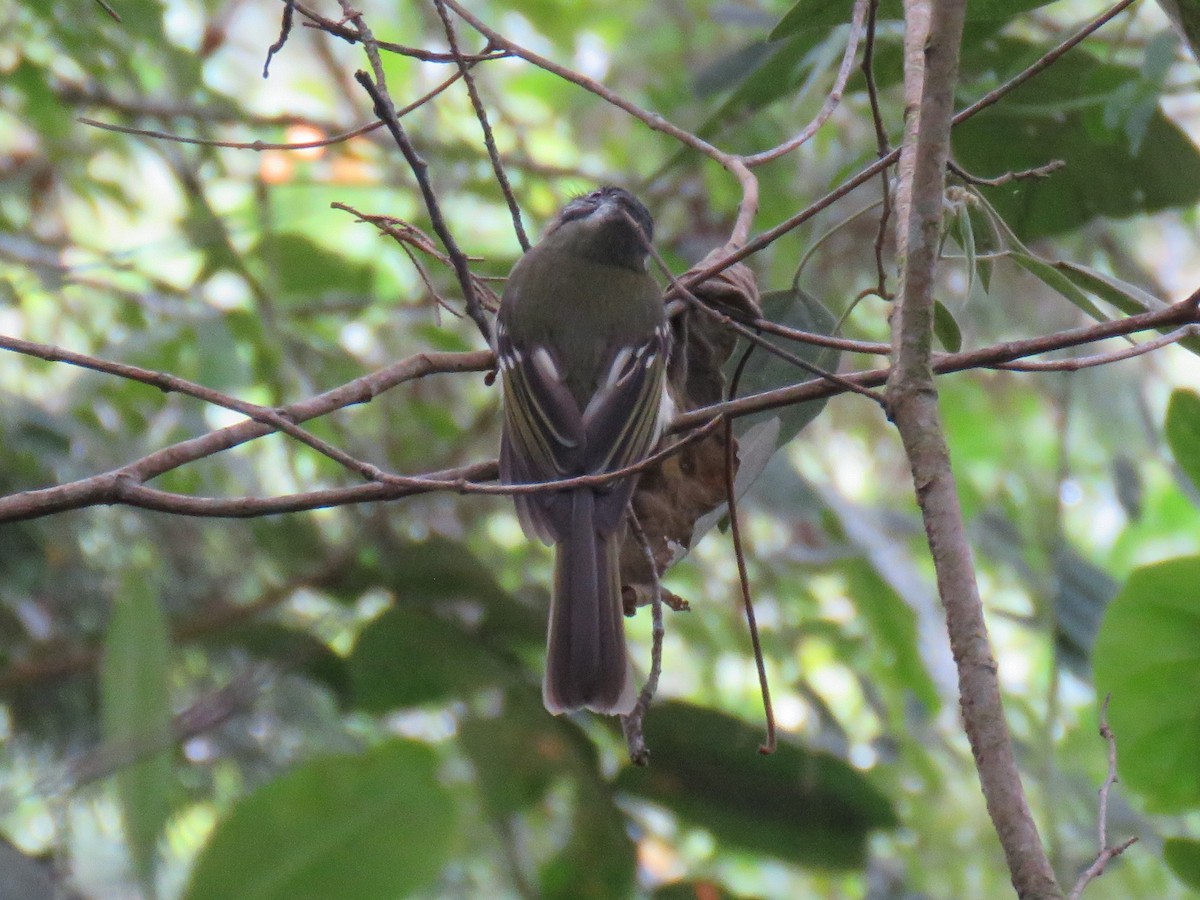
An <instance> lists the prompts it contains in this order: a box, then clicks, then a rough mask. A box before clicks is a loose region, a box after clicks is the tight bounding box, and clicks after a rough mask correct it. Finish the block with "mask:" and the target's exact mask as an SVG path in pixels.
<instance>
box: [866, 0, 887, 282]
mask: <svg viewBox="0 0 1200 900" xmlns="http://www.w3.org/2000/svg"><path fill="white" fill-rule="evenodd" d="M878 12H879V0H871V8H870V11H869V12H868V14H867V40H866V43H865V44H864V45H863V59H862V71H863V77H865V78H866V80H867V99H868V100H869V101H870V104H871V122H872V123H873V124H874V126H875V147H876V151H877V153H878V156H879V158H880V159H882V158H883V157H885V156H887V155H888V154H889V153H890V152H891V146H890V144H889V142H888V135H887V126H886V125H884V122H883V112H882V111H881V110H880V107H879V89H878V88H877V87H876V86H875V17H876V14H877V13H878ZM879 191H880V196H881V198H882V203H883V208H882V209H881V210H880V211H879V225H878V227H877V228H876V231H875V245H874V249H875V287H874V289H873V291H872V292H873V293H875V294H877V295H878V296H879V297H882V298H883V299H884V300H891V299H892V295H891V292H890V291H888V286H887V271H886V270H885V269H884V266H883V249H884V246H885V243H886V241H887V233H888V222H889V220H890V219H891V216H892V186H891V183H890V182H889V181H888V174H887V170H884V171H881V172H880V173H879Z"/></svg>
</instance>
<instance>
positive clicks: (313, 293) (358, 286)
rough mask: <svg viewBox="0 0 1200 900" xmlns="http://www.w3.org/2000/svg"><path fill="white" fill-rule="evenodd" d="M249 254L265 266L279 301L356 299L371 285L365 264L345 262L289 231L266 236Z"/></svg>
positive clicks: (369, 271) (337, 254)
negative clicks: (337, 297) (275, 288)
mask: <svg viewBox="0 0 1200 900" xmlns="http://www.w3.org/2000/svg"><path fill="white" fill-rule="evenodd" d="M253 255H254V256H256V257H258V258H259V259H261V260H262V261H263V262H264V263H265V264H266V265H267V266H268V267H269V269H270V271H271V273H272V275H273V277H274V283H275V285H276V286H277V288H278V291H279V297H280V299H282V300H290V301H301V300H313V299H315V298H320V297H324V296H329V295H336V296H351V297H356V296H361V295H363V294H369V293H370V292H371V288H372V285H373V284H374V274H373V272H372V270H371V267H370V266H369V265H367V264H366V263H361V262H355V261H353V260H350V259H347V258H346V257H345V256H344V255H342V254H339V253H334V252H333V251H332V250H327V249H326V248H325V247H322V246H321V245H320V244H317V243H316V242H315V241H311V240H309V239H308V238H306V237H303V236H302V235H299V234H293V233H291V232H283V233H279V234H269V235H267V236H266V237H265V238H263V240H262V241H261V242H259V245H258V247H257V248H256V249H255V250H254V253H253Z"/></svg>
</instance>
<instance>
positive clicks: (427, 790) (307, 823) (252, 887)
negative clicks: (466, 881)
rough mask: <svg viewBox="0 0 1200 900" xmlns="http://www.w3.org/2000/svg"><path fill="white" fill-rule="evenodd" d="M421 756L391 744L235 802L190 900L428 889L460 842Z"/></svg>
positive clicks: (321, 764)
mask: <svg viewBox="0 0 1200 900" xmlns="http://www.w3.org/2000/svg"><path fill="white" fill-rule="evenodd" d="M457 818H458V817H457V811H456V809H455V804H454V798H453V797H452V796H451V795H450V792H449V791H448V790H446V788H445V787H444V786H443V785H442V783H441V781H440V779H439V778H438V759H437V757H436V756H435V755H434V753H433V751H432V750H430V749H429V748H428V747H426V746H423V745H421V744H417V743H415V742H413V741H401V740H395V741H390V742H388V743H385V744H380V745H379V746H377V747H374V748H372V749H371V750H369V751H367V752H365V753H362V754H360V755H355V756H350V755H345V756H329V757H323V758H320V759H314V760H311V761H309V762H306V763H303V764H302V765H300V766H298V767H297V768H296V769H294V770H292V771H291V772H289V773H288V774H286V775H284V776H282V777H280V778H278V779H276V780H275V781H273V782H271V783H270V784H267V785H265V786H263V787H261V788H259V789H258V790H256V791H255V792H254V793H252V794H250V795H249V796H247V797H245V798H244V799H242V800H241V801H240V802H239V803H238V804H237V805H236V806H235V807H234V809H233V812H232V813H231V814H230V815H229V816H228V817H227V818H225V819H224V820H223V821H222V822H220V823H219V824H218V825H217V828H216V830H215V831H214V832H213V834H212V837H211V838H210V839H209V842H208V844H207V845H206V846H205V847H204V849H203V850H202V851H201V852H200V857H199V859H198V860H197V861H196V865H195V868H194V870H193V872H192V877H191V882H190V884H189V885H188V889H187V892H186V894H185V896H186V897H187V898H188V900H329V898H331V897H347V898H350V897H353V898H354V900H375V898H379V900H393V898H396V897H404V896H406V895H408V894H410V893H412V892H414V891H416V890H419V889H420V888H422V887H424V886H425V885H427V884H428V883H429V882H430V881H432V880H433V878H434V877H435V876H436V875H437V874H438V872H439V871H440V870H441V868H442V866H443V865H444V864H445V862H446V860H447V858H448V856H449V853H450V850H451V848H452V846H453V839H454V836H455V834H456V832H457Z"/></svg>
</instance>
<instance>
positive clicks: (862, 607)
mask: <svg viewBox="0 0 1200 900" xmlns="http://www.w3.org/2000/svg"><path fill="white" fill-rule="evenodd" d="M841 569H842V571H843V572H844V573H845V575H846V582H847V584H846V586H847V589H848V591H849V594H850V596H851V597H853V598H854V606H855V608H856V609H857V610H858V611H859V612H860V613H861V614H862V616H863V618H864V619H866V621H867V623H868V624H869V625H870V627H871V634H872V636H873V637H874V638H875V641H876V642H877V643H878V644H879V645H880V647H881V648H882V650H883V654H884V655H883V658H882V659H881V660H880V662H881V663H882V664H883V665H884V666H886V667H887V668H888V669H890V670H891V671H894V672H895V674H896V676H897V677H898V678H899V680H900V682H901V683H902V684H903V685H904V686H905V687H906V688H908V689H909V690H910V691H912V693H913V696H915V697H916V698H917V700H919V701H920V702H921V704H922V705H923V706H924V707H925V709H926V710H928V711H929V713H930V714H934V713H936V712H937V711H938V709H940V708H941V705H942V703H941V698H940V697H939V696H938V691H937V686H936V685H935V684H934V683H933V679H932V678H931V677H930V675H929V670H928V669H926V668H925V663H924V662H923V661H922V659H921V653H920V649H919V648H920V643H919V640H920V638H919V635H918V633H917V615H916V613H914V612H913V610H912V607H910V606H909V605H908V604H907V603H905V602H904V599H903V598H902V597H901V596H900V595H899V594H898V593H897V592H896V591H895V589H894V588H892V586H891V585H890V584H888V582H887V580H886V579H885V578H884V577H883V576H882V575H881V574H880V573H879V572H877V571H876V570H875V569H874V568H873V567H872V566H871V564H870V563H869V562H868V561H867V560H865V559H854V560H851V561H849V562H847V563H846V564H844V565H843V566H841Z"/></svg>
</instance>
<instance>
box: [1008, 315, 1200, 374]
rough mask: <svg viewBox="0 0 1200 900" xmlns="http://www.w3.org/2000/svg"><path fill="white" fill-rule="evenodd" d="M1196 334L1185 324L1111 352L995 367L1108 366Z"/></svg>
mask: <svg viewBox="0 0 1200 900" xmlns="http://www.w3.org/2000/svg"><path fill="white" fill-rule="evenodd" d="M1196 335H1200V327H1198V326H1196V325H1185V326H1184V327H1183V328H1177V329H1175V330H1174V331H1172V332H1169V333H1167V334H1164V335H1161V336H1159V337H1156V338H1153V339H1152V340H1149V341H1142V343H1140V344H1134V345H1133V346H1132V347H1126V348H1125V349H1123V350H1114V351H1113V352H1111V353H1096V354H1093V355H1091V356H1072V357H1070V358H1068V359H1054V360H1021V361H1020V362H1006V363H998V364H997V365H996V366H995V367H994V368H997V369H1008V370H1009V371H1013V372H1078V371H1079V370H1080V369H1091V368H1094V367H1096V366H1106V365H1108V364H1110V363H1115V362H1120V361H1121V360H1125V359H1133V358H1134V357H1138V356H1141V355H1143V354H1145V353H1149V352H1151V351H1152V350H1159V349H1161V348H1163V347H1167V346H1170V345H1171V344H1176V343H1178V342H1179V341H1182V340H1184V339H1185V338H1189V337H1194V336H1196Z"/></svg>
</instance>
